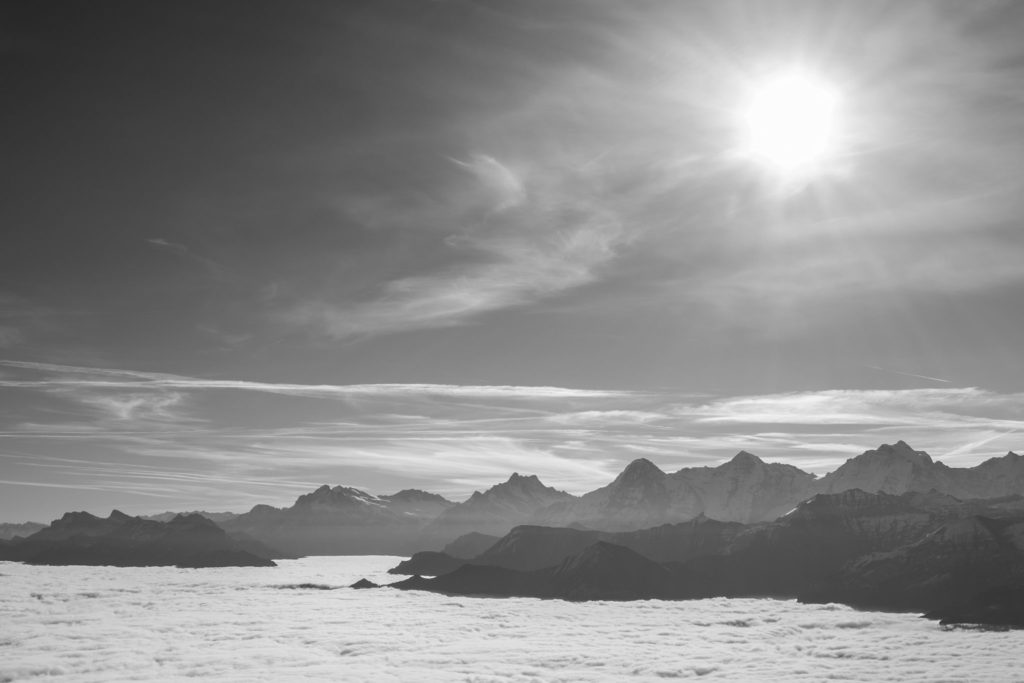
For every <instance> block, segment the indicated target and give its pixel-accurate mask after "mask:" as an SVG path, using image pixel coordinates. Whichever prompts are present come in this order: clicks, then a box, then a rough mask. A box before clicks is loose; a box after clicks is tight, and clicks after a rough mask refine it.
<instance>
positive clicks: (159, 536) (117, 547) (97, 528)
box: [0, 510, 282, 568]
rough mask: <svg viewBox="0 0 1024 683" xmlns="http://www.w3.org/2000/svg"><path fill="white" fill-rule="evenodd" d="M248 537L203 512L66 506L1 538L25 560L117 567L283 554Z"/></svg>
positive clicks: (254, 562) (265, 563) (260, 563)
mask: <svg viewBox="0 0 1024 683" xmlns="http://www.w3.org/2000/svg"><path fill="white" fill-rule="evenodd" d="M281 556H282V555H281V554H280V553H277V552H276V551H274V550H273V549H271V548H268V547H267V546H266V545H264V544H263V543H261V542H259V541H256V540H254V539H251V538H245V537H242V536H231V535H228V534H227V533H226V532H225V531H224V530H223V529H221V528H220V527H219V526H217V525H216V524H215V523H214V522H212V521H210V520H209V519H207V518H206V517H203V516H202V515H198V514H191V515H178V516H177V517H175V518H174V519H172V520H170V521H169V522H158V521H154V520H147V519H140V518H139V517H130V516H128V515H126V514H124V513H123V512H119V511H118V510H114V511H113V512H112V513H110V516H109V517H107V518H106V519H104V518H102V517H96V516H94V515H90V514H89V513H87V512H69V513H67V514H65V515H64V516H63V517H61V518H60V519H58V520H56V521H54V522H53V523H52V524H50V526H48V527H46V528H44V529H42V530H40V531H37V532H36V533H34V534H32V535H31V536H28V537H27V538H19V539H15V540H13V541H6V542H3V543H2V544H0V559H2V560H15V561H21V562H25V563H28V564H49V565H72V564H82V565H109V566H115V567H150V566H175V567H189V568H198V567H273V566H275V563H274V561H273V559H272V558H274V557H281Z"/></svg>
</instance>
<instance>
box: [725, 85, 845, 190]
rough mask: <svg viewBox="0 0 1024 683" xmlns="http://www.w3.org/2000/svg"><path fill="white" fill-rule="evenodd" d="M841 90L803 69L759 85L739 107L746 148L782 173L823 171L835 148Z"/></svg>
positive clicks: (754, 157) (753, 156)
mask: <svg viewBox="0 0 1024 683" xmlns="http://www.w3.org/2000/svg"><path fill="white" fill-rule="evenodd" d="M838 104H839V94H838V92H837V91H836V90H835V88H833V87H832V86H830V85H829V84H828V83H826V82H824V81H822V80H819V79H818V78H816V77H814V76H812V75H810V74H807V73H803V72H798V71H793V72H785V73H779V74H775V75H772V76H770V77H768V78H767V79H765V80H763V81H761V82H760V83H758V84H757V85H756V86H755V87H754V88H753V89H752V91H751V93H750V95H749V99H748V100H747V102H746V103H745V105H744V106H743V107H742V109H741V111H740V117H741V121H740V126H741V130H742V135H743V150H744V153H745V154H746V155H747V156H749V157H750V158H753V159H755V160H756V161H758V162H760V163H762V164H764V165H765V166H767V167H769V168H770V169H772V170H773V171H776V172H778V173H780V174H782V175H795V174H798V175H803V174H807V173H809V172H814V171H817V170H819V169H820V167H821V164H822V162H824V161H825V160H827V159H828V158H829V156H830V155H831V154H832V153H833V152H835V146H836V137H837V136H836V134H837V130H836V127H837V113H838V112H837V108H838Z"/></svg>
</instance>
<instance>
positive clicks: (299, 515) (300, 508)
mask: <svg viewBox="0 0 1024 683" xmlns="http://www.w3.org/2000/svg"><path fill="white" fill-rule="evenodd" d="M453 505H454V503H452V502H451V501H448V500H445V499H444V498H442V497H441V496H438V495H436V494H432V493H426V492H424V491H418V490H415V489H409V490H405V491H399V492H398V493H396V494H393V495H386V496H374V495H372V494H370V493H367V492H366V491H362V490H360V489H355V488H350V487H346V486H335V487H334V488H331V487H329V486H321V487H320V488H318V489H317V490H315V491H313V492H311V493H307V494H304V495H302V496H299V497H298V499H297V500H296V501H295V503H294V504H293V505H292V506H291V507H287V508H275V507H271V506H269V505H257V506H255V507H254V508H253V509H252V510H250V511H249V512H247V513H245V514H242V515H238V516H237V517H235V518H233V519H230V520H226V521H224V522H222V525H223V526H224V528H225V529H227V530H229V531H237V532H243V533H245V534H248V535H249V536H252V537H253V538H256V539H258V540H260V541H262V542H264V543H268V544H270V545H272V546H274V547H277V548H281V549H282V550H285V551H288V552H291V553H296V554H300V555H376V554H408V553H411V552H415V551H417V550H421V549H423V548H425V547H429V545H430V543H429V542H428V541H427V540H426V539H425V538H424V536H423V527H424V526H425V525H426V524H428V523H429V522H430V521H431V520H433V519H435V518H436V517H437V516H438V514H440V513H441V512H442V511H444V510H446V509H448V508H450V507H452V506H453Z"/></svg>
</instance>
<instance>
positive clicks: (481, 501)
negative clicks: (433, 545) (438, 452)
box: [424, 473, 575, 543]
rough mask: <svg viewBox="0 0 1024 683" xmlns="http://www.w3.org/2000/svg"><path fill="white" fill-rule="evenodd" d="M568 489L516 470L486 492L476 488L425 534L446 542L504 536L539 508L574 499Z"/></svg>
mask: <svg viewBox="0 0 1024 683" xmlns="http://www.w3.org/2000/svg"><path fill="white" fill-rule="evenodd" d="M574 499H575V496H572V495H570V494H568V493H566V492H564V491H559V490H557V489H554V488H551V487H548V486H545V485H544V484H543V483H541V481H540V479H538V478H537V476H536V475H530V476H523V475H520V474H518V473H514V474H513V475H512V476H511V477H509V478H508V481H505V482H503V483H501V484H498V485H496V486H492V487H491V488H489V489H487V490H486V491H484V492H482V493H481V492H480V491H475V492H474V493H473V495H472V496H470V497H469V499H468V500H466V501H465V502H464V503H459V504H458V505H454V506H452V507H451V508H449V509H447V510H445V511H444V512H442V513H441V514H440V515H439V516H438V517H437V519H435V520H434V521H433V522H431V523H430V524H429V525H428V526H427V527H426V528H425V529H424V533H425V534H426V535H428V536H430V537H432V538H434V539H436V540H439V541H442V542H444V543H447V542H450V541H452V540H454V539H456V538H458V537H459V536H463V535H465V534H468V533H471V532H477V533H481V534H487V535H492V536H503V535H504V534H506V533H508V532H509V530H511V529H512V527H514V526H517V525H519V524H523V523H524V522H526V520H527V519H529V518H530V517H531V516H532V515H534V514H535V513H536V512H537V511H538V510H541V509H543V508H545V507H548V506H550V505H552V504H556V503H563V502H567V501H571V500H574Z"/></svg>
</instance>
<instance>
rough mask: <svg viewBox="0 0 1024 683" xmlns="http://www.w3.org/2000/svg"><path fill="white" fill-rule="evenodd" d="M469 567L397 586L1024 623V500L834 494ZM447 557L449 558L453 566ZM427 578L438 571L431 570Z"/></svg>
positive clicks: (562, 542)
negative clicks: (718, 600)
mask: <svg viewBox="0 0 1024 683" xmlns="http://www.w3.org/2000/svg"><path fill="white" fill-rule="evenodd" d="M422 555H423V554H420V556H414V557H413V558H412V559H411V560H407V561H406V562H404V563H402V565H400V566H399V567H396V568H395V570H392V571H393V572H397V571H398V570H399V569H402V570H403V571H411V570H416V569H423V568H424V567H423V566H416V565H423V564H424V563H427V560H428V559H429V564H431V566H433V567H440V566H442V565H443V564H444V563H448V564H449V565H451V566H454V565H456V564H457V565H458V566H457V567H456V568H454V569H451V570H449V571H446V572H441V573H439V575H438V576H436V578H424V577H423V576H421V575H417V576H414V577H412V578H410V579H406V580H404V581H400V582H398V583H394V584H391V585H392V586H393V587H395V588H400V589H406V590H426V591H433V592H438V593H445V594H451V595H480V596H495V597H497V596H501V597H514V596H517V597H538V598H559V599H564V600H637V599H651V598H656V599H669V600H676V599H693V598H710V597H760V596H772V597H788V598H797V599H799V600H801V601H804V602H822V603H824V602H840V603H844V604H848V605H851V606H854V607H858V608H865V609H881V610H898V611H916V612H922V613H925V614H926V616H928V617H929V618H932V619H939V620H941V621H942V622H943V623H947V624H950V623H979V624H985V625H989V626H1009V627H1024V499H1021V498H1019V497H1015V498H1013V499H1001V500H998V501H993V502H992V503H991V504H988V503H987V502H985V501H980V502H979V501H959V500H957V499H955V498H952V497H950V496H947V495H944V494H939V493H934V492H933V493H928V494H920V493H907V494H903V495H899V496H895V495H889V494H884V493H875V494H870V493H865V492H863V491H859V490H852V491H844V492H842V493H838V494H820V495H818V496H815V497H814V498H812V499H810V500H808V501H806V502H804V503H802V504H800V505H799V506H798V507H797V508H796V509H795V510H793V511H792V512H791V513H790V514H788V515H785V516H784V517H782V518H781V519H779V520H777V521H775V522H770V523H763V524H753V525H741V524H734V523H723V522H717V521H714V520H708V519H706V518H702V519H698V520H694V521H692V522H687V523H683V524H670V525H663V526H661V527H656V528H653V529H647V530H642V531H636V532H624V533H605V532H593V531H583V530H578V529H565V528H551V527H538V526H521V527H517V528H516V529H514V530H513V531H512V532H510V533H509V534H508V535H506V536H505V537H504V538H502V539H501V540H499V541H498V542H497V543H495V544H494V545H493V546H491V547H490V548H488V549H487V550H486V551H484V552H483V553H481V554H480V555H478V556H477V557H474V558H471V559H468V560H465V559H460V558H452V557H450V556H447V555H444V554H442V553H432V554H431V556H430V557H429V558H423V557H422ZM442 558H447V559H442ZM416 573H417V574H425V573H426V572H423V571H417V572H416Z"/></svg>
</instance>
